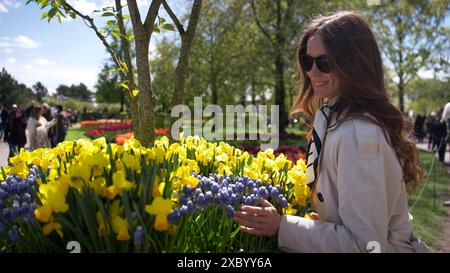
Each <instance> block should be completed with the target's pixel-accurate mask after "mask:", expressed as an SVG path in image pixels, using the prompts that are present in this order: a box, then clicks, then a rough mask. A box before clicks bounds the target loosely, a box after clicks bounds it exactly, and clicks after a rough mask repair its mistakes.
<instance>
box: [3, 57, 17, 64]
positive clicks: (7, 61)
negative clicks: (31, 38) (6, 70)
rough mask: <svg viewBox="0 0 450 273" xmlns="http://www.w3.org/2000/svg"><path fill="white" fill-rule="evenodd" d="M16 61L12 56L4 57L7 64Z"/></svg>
mask: <svg viewBox="0 0 450 273" xmlns="http://www.w3.org/2000/svg"><path fill="white" fill-rule="evenodd" d="M16 62H17V61H16V59H15V58H13V57H10V58H8V59H6V63H7V64H15V63H16Z"/></svg>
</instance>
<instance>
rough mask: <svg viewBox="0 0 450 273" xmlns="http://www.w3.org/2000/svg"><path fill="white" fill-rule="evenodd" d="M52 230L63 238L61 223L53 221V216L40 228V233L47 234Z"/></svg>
mask: <svg viewBox="0 0 450 273" xmlns="http://www.w3.org/2000/svg"><path fill="white" fill-rule="evenodd" d="M53 230H54V231H56V233H58V235H59V237H61V238H63V236H64V235H63V229H62V225H61V224H60V223H58V222H54V220H53V217H52V219H51V220H50V222H49V223H48V224H46V225H45V226H44V227H43V228H42V233H43V234H44V235H46V236H47V235H49V234H50V233H51V232H52V231H53Z"/></svg>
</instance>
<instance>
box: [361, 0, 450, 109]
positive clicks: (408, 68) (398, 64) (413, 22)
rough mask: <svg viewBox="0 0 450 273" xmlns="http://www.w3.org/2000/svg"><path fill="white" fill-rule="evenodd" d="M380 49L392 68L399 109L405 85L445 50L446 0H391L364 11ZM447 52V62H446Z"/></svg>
mask: <svg viewBox="0 0 450 273" xmlns="http://www.w3.org/2000/svg"><path fill="white" fill-rule="evenodd" d="M366 13H367V16H368V17H369V18H371V21H372V24H373V26H374V28H375V32H376V34H377V36H378V39H379V41H380V45H381V46H380V47H381V50H382V51H383V54H384V56H385V60H387V61H388V62H387V65H388V66H390V67H392V68H393V71H394V75H393V77H394V78H395V79H396V85H397V95H398V103H399V107H400V110H401V111H402V112H403V111H404V109H405V106H404V96H405V93H406V91H407V87H408V83H409V82H410V81H411V80H413V79H414V78H416V77H417V75H418V72H419V71H420V70H421V69H423V68H426V67H430V61H431V60H435V59H436V58H431V57H432V56H436V55H440V53H441V50H443V49H444V48H445V47H446V48H447V49H448V37H449V32H448V27H445V26H444V21H445V18H446V16H448V14H449V5H448V1H440V0H430V1H416V0H391V1H383V2H382V4H380V5H374V6H373V8H371V9H368V10H367V12H366ZM448 58H449V56H448V52H447V60H448Z"/></svg>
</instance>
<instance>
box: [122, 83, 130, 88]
mask: <svg viewBox="0 0 450 273" xmlns="http://www.w3.org/2000/svg"><path fill="white" fill-rule="evenodd" d="M120 86H122V87H123V88H125V89H126V90H130V87H128V85H126V84H125V83H123V82H121V83H120Z"/></svg>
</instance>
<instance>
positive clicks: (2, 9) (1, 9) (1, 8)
mask: <svg viewBox="0 0 450 273" xmlns="http://www.w3.org/2000/svg"><path fill="white" fill-rule="evenodd" d="M8 11H9V10H8V9H7V8H6V7H5V5H3V4H2V3H0V13H7V12H8Z"/></svg>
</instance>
